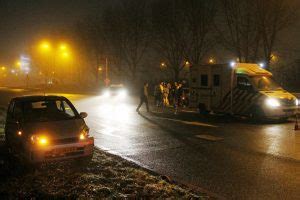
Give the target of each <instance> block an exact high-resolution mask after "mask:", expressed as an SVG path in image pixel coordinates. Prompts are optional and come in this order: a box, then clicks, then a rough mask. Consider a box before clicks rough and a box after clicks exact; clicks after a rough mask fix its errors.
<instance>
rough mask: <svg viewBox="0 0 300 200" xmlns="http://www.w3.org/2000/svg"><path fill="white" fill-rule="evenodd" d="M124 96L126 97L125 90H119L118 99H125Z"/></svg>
mask: <svg viewBox="0 0 300 200" xmlns="http://www.w3.org/2000/svg"><path fill="white" fill-rule="evenodd" d="M126 95H127V92H126V90H120V91H119V96H120V97H125V96H126Z"/></svg>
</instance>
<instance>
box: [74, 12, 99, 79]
mask: <svg viewBox="0 0 300 200" xmlns="http://www.w3.org/2000/svg"><path fill="white" fill-rule="evenodd" d="M75 32H76V34H77V36H78V39H79V41H77V42H78V43H80V46H81V48H82V50H83V51H82V52H81V53H82V54H86V55H92V58H91V60H94V61H95V62H94V63H93V62H91V63H92V64H91V65H90V66H91V67H92V71H93V72H94V73H93V74H94V75H95V78H96V83H99V72H98V66H99V65H100V62H101V61H100V60H101V56H102V55H103V54H104V49H103V46H104V39H103V29H102V26H101V23H100V19H99V18H98V17H94V16H93V17H91V16H90V17H87V18H85V19H83V20H81V21H79V22H78V23H77V24H76V28H75Z"/></svg>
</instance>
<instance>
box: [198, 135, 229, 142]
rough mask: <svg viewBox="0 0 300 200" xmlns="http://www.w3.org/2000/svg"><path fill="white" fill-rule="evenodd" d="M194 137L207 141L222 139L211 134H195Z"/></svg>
mask: <svg viewBox="0 0 300 200" xmlns="http://www.w3.org/2000/svg"><path fill="white" fill-rule="evenodd" d="M196 138H199V139H204V140H209V141H220V140H223V138H221V137H216V136H213V135H196Z"/></svg>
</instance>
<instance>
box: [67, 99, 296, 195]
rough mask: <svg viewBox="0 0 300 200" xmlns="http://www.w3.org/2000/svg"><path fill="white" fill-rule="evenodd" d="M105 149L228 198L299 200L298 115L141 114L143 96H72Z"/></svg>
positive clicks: (96, 140)
mask: <svg viewBox="0 0 300 200" xmlns="http://www.w3.org/2000/svg"><path fill="white" fill-rule="evenodd" d="M65 96H67V97H68V98H70V99H71V100H72V101H73V102H74V104H75V106H76V108H77V109H78V110H79V111H80V112H83V111H85V112H88V114H89V116H88V118H87V120H86V121H87V124H88V125H89V126H90V128H91V134H92V135H93V136H94V137H95V144H96V146H98V147H99V148H101V149H104V150H106V151H108V152H111V153H114V154H117V155H120V156H122V157H124V158H126V159H129V160H131V161H133V162H135V163H138V164H140V165H142V166H144V167H146V168H148V169H151V170H153V171H156V172H158V173H161V174H164V175H167V176H169V177H171V178H172V179H174V180H177V181H180V182H183V183H186V184H190V185H193V186H196V187H199V188H201V189H203V190H207V191H210V192H212V193H215V194H217V195H219V196H221V197H225V198H228V199H299V197H300V189H299V188H300V162H299V161H300V131H299V132H295V131H294V130H293V128H294V122H293V120H291V121H289V122H285V123H279V124H276V123H260V124H255V123H250V122H248V120H246V119H245V120H240V119H233V118H230V117H225V116H210V117H203V116H199V115H198V114H196V113H189V112H181V113H179V114H178V115H174V114H172V113H168V112H164V113H162V112H161V111H160V110H155V111H153V112H152V113H147V112H145V110H143V109H142V111H141V113H140V114H138V113H136V112H135V107H136V104H137V100H136V99H133V98H127V99H123V100H120V99H116V98H111V99H105V98H104V97H100V96H87V95H75V94H73V95H65Z"/></svg>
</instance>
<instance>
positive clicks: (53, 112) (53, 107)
mask: <svg viewBox="0 0 300 200" xmlns="http://www.w3.org/2000/svg"><path fill="white" fill-rule="evenodd" d="M22 113H23V114H22V115H23V119H24V121H27V122H35V121H60V120H68V119H74V118H76V116H77V115H76V111H75V110H74V108H73V106H71V105H70V104H69V103H68V102H66V101H64V100H46V101H34V102H30V101H29V102H23V104H22Z"/></svg>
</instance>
